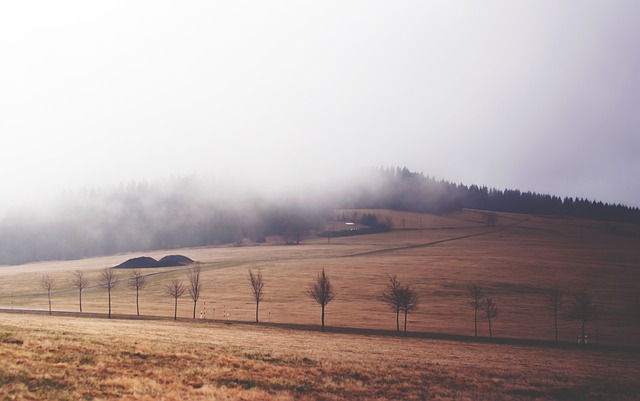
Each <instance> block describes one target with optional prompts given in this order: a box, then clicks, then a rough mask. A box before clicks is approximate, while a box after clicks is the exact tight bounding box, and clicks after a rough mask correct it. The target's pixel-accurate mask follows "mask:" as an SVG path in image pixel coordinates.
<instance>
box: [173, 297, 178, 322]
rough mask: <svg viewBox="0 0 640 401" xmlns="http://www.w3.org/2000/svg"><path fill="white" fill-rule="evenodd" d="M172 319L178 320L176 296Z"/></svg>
mask: <svg viewBox="0 0 640 401" xmlns="http://www.w3.org/2000/svg"><path fill="white" fill-rule="evenodd" d="M173 320H178V298H177V297H176V302H175V305H174V307H173Z"/></svg>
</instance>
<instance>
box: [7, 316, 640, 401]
mask: <svg viewBox="0 0 640 401" xmlns="http://www.w3.org/2000/svg"><path fill="white" fill-rule="evenodd" d="M0 360H2V364H0V388H1V389H2V393H1V396H0V399H2V400H14V399H17V400H26V399H49V400H65V399H89V400H91V399H130V400H133V399H136V400H147V399H148V400H152V399H154V400H158V399H162V400H187V399H188V400H198V399H201V400H205V399H221V400H293V399H300V400H316V399H318V400H320V399H321V400H342V399H362V400H382V399H404V400H425V399H436V400H451V399H455V400H522V399H524V400H527V399H529V400H534V399H535V400H566V399H584V400H590V399H608V400H633V399H635V397H636V396H637V394H638V392H640V383H639V382H638V381H637V378H638V377H640V354H638V353H631V354H629V353H620V352H612V351H607V352H605V351H594V350H580V349H574V350H562V349H551V348H536V347H521V346H511V345H496V344H470V343H456V342H450V341H432V340H420V339H411V338H389V337H378V336H359V335H345V334H335V333H318V332H298V331H287V330H281V329H276V328H269V327H261V326H244V325H243V326H236V325H225V324H221V323H205V324H202V323H199V324H198V323H189V322H187V323H185V322H177V323H175V322H167V321H125V320H111V321H108V320H105V319H97V320H96V319H88V318H82V319H79V318H66V317H56V316H54V317H49V316H38V315H18V314H0Z"/></svg>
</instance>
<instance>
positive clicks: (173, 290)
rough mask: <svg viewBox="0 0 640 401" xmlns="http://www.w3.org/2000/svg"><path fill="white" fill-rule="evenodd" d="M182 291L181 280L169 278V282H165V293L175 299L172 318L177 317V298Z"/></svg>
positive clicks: (175, 318)
mask: <svg viewBox="0 0 640 401" xmlns="http://www.w3.org/2000/svg"><path fill="white" fill-rule="evenodd" d="M184 291H185V287H184V284H183V282H182V280H178V279H177V278H173V279H171V281H170V282H169V284H167V294H169V296H171V297H172V298H173V299H174V300H175V304H174V305H175V306H174V311H173V320H177V319H178V298H180V297H181V296H182V295H183V294H184Z"/></svg>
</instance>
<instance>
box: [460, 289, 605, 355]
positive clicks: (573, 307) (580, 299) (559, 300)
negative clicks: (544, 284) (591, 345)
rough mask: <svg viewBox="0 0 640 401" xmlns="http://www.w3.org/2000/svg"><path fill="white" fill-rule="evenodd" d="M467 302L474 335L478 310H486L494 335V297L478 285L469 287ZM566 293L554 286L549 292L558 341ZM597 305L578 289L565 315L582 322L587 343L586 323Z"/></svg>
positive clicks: (582, 338)
mask: <svg viewBox="0 0 640 401" xmlns="http://www.w3.org/2000/svg"><path fill="white" fill-rule="evenodd" d="M467 292H468V296H469V298H468V300H467V303H468V304H469V305H470V306H471V308H473V311H474V335H475V336H476V337H477V336H478V312H479V311H482V312H484V314H485V316H486V317H487V321H488V323H489V337H490V338H491V337H492V336H493V333H492V329H491V319H493V318H495V317H497V316H498V307H497V305H496V303H495V301H494V300H493V298H488V297H485V294H484V290H483V289H482V288H481V287H479V286H478V285H475V284H474V285H471V286H469V287H468V290H467ZM563 299H564V293H563V292H562V291H561V290H559V289H558V288H552V289H551V290H549V292H548V293H547V298H546V302H547V306H548V308H549V309H550V310H551V311H552V312H553V322H554V331H555V340H556V342H557V341H558V316H559V314H560V312H561V309H562V307H563ZM597 312H598V310H597V307H596V305H595V304H594V303H593V297H592V296H591V294H589V293H587V292H585V291H578V292H575V293H573V294H571V303H570V304H569V308H568V310H567V311H566V313H565V315H564V317H565V318H566V319H567V320H570V321H579V322H580V324H581V329H580V338H579V342H580V343H581V344H586V342H587V337H586V333H585V330H586V324H587V323H588V322H591V321H593V320H595V319H596V317H597Z"/></svg>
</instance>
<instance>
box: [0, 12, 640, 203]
mask: <svg viewBox="0 0 640 401" xmlns="http://www.w3.org/2000/svg"><path fill="white" fill-rule="evenodd" d="M639 38H640V2H639V1H635V0H631V1H544V0H542V1H540V0H535V1H487V2H478V1H468V2H465V1H441V2H440V1H385V2H381V1H371V0H367V1H335V2H334V1H308V2H307V1H255V2H245V1H228V2H209V1H206V2H204V1H203V2H198V1H190V2H166V1H148V2H143V1H105V2H87V1H77V2H69V1H12V2H2V4H1V5H0V58H1V61H0V132H1V134H0V135H1V136H0V138H1V139H0V141H1V142H0V147H1V148H0V149H1V152H2V156H1V157H0V170H1V171H2V173H1V175H0V180H1V181H0V185H2V189H3V190H2V197H3V198H4V199H3V200H2V203H4V204H7V203H15V202H22V201H23V200H24V199H25V198H26V197H38V198H40V197H42V196H46V195H47V194H50V193H58V192H60V191H62V190H69V189H71V190H72V189H75V188H79V187H82V186H85V187H86V186H103V185H112V184H117V183H119V182H127V181H130V180H141V179H147V180H154V179H157V178H163V177H167V176H182V175H191V174H216V175H218V176H222V177H226V178H232V179H239V180H245V181H246V182H251V183H255V185H265V183H268V185H273V186H279V185H292V186H295V185H297V184H298V183H299V182H300V181H302V179H303V178H302V177H303V176H311V177H322V176H325V177H336V176H337V175H339V174H340V171H352V170H354V169H359V168H362V167H375V166H385V167H387V166H406V167H408V168H409V169H411V170H413V171H421V172H424V173H425V174H428V175H432V176H435V177H437V178H441V179H446V180H449V181H453V182H461V183H464V184H467V185H470V184H479V185H487V186H489V187H496V188H499V189H504V188H506V187H508V188H518V189H521V190H531V191H536V192H541V193H553V194H558V195H560V196H579V197H587V198H589V199H597V200H603V201H605V202H613V203H618V202H620V203H624V204H627V205H631V206H640V180H639V179H638V174H639V173H640V157H639V153H640V152H639V151H640V78H639V77H640V75H638V72H639V71H640V40H639Z"/></svg>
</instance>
